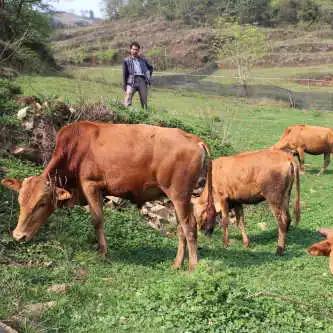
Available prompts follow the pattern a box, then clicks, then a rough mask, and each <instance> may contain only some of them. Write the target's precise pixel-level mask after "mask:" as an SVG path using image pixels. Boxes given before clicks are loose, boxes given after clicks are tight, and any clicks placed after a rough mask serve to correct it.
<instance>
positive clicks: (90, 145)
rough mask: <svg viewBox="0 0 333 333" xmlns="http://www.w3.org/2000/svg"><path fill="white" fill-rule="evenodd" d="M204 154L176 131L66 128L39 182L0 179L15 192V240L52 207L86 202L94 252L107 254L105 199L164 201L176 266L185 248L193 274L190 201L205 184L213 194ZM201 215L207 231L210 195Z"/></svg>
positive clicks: (89, 125)
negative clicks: (170, 215) (171, 217)
mask: <svg viewBox="0 0 333 333" xmlns="http://www.w3.org/2000/svg"><path fill="white" fill-rule="evenodd" d="M207 156H208V153H207V147H206V145H205V144H204V142H203V141H202V140H201V139H200V138H198V137H196V136H194V135H192V134H188V133H186V132H184V131H182V130H179V129H176V128H162V127H156V126H149V125H125V124H117V125H115V124H106V123H93V122H88V121H82V122H77V123H73V124H71V125H68V126H65V127H63V128H62V129H61V130H60V131H59V133H58V135H57V139H56V148H55V150H54V152H53V155H52V158H51V161H50V162H49V164H48V165H47V167H46V168H45V169H44V171H43V173H42V174H41V175H40V176H33V177H29V178H26V179H24V180H23V181H22V182H21V181H19V180H16V179H5V180H3V181H2V184H3V185H5V186H7V187H9V188H11V189H13V190H16V191H19V198H18V201H19V204H20V216H19V220H18V224H17V226H16V228H15V230H14V232H13V237H14V238H15V239H16V240H22V239H25V240H30V239H31V238H32V237H33V236H34V235H35V234H36V233H37V231H38V229H39V228H40V226H41V225H42V224H43V223H45V221H46V219H47V218H48V216H49V215H50V214H51V213H52V212H53V211H54V210H55V208H57V207H59V206H61V205H64V204H67V203H69V201H71V200H72V201H73V200H74V201H76V200H77V199H76V198H74V195H75V197H77V198H85V199H86V201H87V202H88V204H89V207H90V212H91V215H92V220H93V224H94V226H95V229H96V235H97V238H98V244H99V250H100V252H101V254H103V255H105V254H106V252H107V242H106V238H105V234H104V225H103V224H104V221H103V211H102V195H103V194H110V195H114V196H118V197H123V198H127V199H130V200H131V201H132V202H135V203H136V204H138V205H139V206H140V205H142V204H143V203H144V202H145V201H150V200H155V199H156V198H158V197H160V196H161V195H166V196H167V197H169V198H170V200H171V201H172V202H173V204H174V207H175V210H176V213H177V217H178V219H179V223H180V224H179V227H178V237H179V245H178V252H177V256H176V260H175V262H174V266H175V267H177V268H178V267H180V266H181V264H182V262H183V259H184V252H185V248H186V242H187V246H188V252H189V268H190V269H193V268H194V267H195V265H196V264H197V224H196V221H195V219H194V216H193V209H192V205H191V201H190V200H191V195H192V192H193V191H195V190H197V189H198V188H200V186H201V187H202V188H203V185H204V179H206V178H207V182H206V183H207V186H208V187H209V188H210V193H211V188H212V186H211V177H212V171H211V164H212V163H211V160H210V159H209V158H208V157H207ZM209 184H210V185H209ZM207 215H208V217H207V219H206V220H205V221H204V222H202V223H201V224H200V225H199V228H201V229H202V228H204V229H205V230H206V231H207V232H209V231H210V229H212V228H213V225H214V219H215V210H214V204H213V199H212V196H209V199H208V201H207Z"/></svg>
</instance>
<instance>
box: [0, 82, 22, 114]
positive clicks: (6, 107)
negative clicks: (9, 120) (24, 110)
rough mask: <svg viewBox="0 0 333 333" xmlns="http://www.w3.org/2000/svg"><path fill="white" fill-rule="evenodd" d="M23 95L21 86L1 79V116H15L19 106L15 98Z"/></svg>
mask: <svg viewBox="0 0 333 333" xmlns="http://www.w3.org/2000/svg"><path fill="white" fill-rule="evenodd" d="M20 93H21V89H20V87H19V86H17V85H16V84H14V83H13V82H12V81H10V80H8V79H1V78H0V110H1V116H4V115H10V114H13V113H14V112H15V111H16V110H17V108H18V105H17V103H16V102H15V101H14V99H15V96H16V95H18V94H20Z"/></svg>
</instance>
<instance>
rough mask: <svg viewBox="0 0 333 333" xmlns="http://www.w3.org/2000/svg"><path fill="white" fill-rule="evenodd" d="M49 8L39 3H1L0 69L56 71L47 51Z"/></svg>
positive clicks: (18, 0) (35, 0)
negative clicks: (51, 69) (5, 67)
mask: <svg viewBox="0 0 333 333" xmlns="http://www.w3.org/2000/svg"><path fill="white" fill-rule="evenodd" d="M47 12H48V7H47V6H46V5H44V3H43V2H42V0H12V1H8V0H4V1H3V2H2V8H0V68H1V67H3V66H10V67H13V68H15V69H17V70H19V71H33V72H43V71H45V70H47V69H50V68H55V67H56V64H55V62H54V59H53V56H52V54H51V53H50V50H49V45H48V42H49V36H50V34H51V28H50V25H49V23H50V20H49V19H50V18H49V16H48V14H47Z"/></svg>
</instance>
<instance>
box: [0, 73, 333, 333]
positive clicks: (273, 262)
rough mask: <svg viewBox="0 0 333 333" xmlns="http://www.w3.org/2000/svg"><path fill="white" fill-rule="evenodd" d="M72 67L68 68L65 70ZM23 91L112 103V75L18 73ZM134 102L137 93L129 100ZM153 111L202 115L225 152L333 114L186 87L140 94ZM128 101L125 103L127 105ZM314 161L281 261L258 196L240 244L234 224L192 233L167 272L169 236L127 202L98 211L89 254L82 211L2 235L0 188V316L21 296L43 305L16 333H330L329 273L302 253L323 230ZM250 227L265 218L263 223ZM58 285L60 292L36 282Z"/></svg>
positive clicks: (16, 166) (172, 250) (8, 210)
mask: <svg viewBox="0 0 333 333" xmlns="http://www.w3.org/2000/svg"><path fill="white" fill-rule="evenodd" d="M77 75H78V74H77ZM18 82H19V84H20V85H21V86H22V88H23V91H24V94H43V95H48V96H54V95H57V96H59V98H60V99H63V100H65V101H69V102H72V103H77V102H80V101H83V100H84V101H86V100H89V101H98V100H100V99H101V98H102V99H103V100H104V101H106V102H107V101H109V100H112V99H119V98H121V97H122V92H121V91H120V89H119V84H118V81H117V80H115V81H114V82H109V81H104V82H103V81H99V83H96V82H93V81H85V80H79V79H78V78H77V77H76V78H62V77H40V76H39V77H37V76H36V77H30V76H25V77H21V78H19V80H18ZM136 103H137V99H136ZM151 104H152V106H153V109H154V110H155V111H154V112H156V113H158V114H159V115H160V116H161V117H163V118H165V119H168V118H175V117H176V118H178V119H179V120H181V121H183V122H184V123H186V124H190V125H191V126H194V127H196V126H200V124H202V123H203V122H205V123H206V124H209V125H210V126H212V127H214V130H215V131H217V132H219V133H220V138H221V144H222V143H223V142H228V143H231V145H232V146H233V148H234V150H235V151H244V150H249V149H258V148H263V147H268V146H271V145H272V144H273V143H274V142H276V141H277V140H278V138H279V137H280V135H281V133H282V131H283V129H284V128H285V127H286V126H288V125H291V124H295V123H307V124H317V125H324V126H331V124H332V122H333V114H332V113H329V112H321V113H319V112H317V111H315V110H309V111H299V110H294V109H289V108H284V107H283V106H279V105H269V104H267V103H259V102H254V101H252V102H248V101H246V100H241V99H235V98H222V97H212V96H210V97H207V96H204V95H201V94H194V93H188V92H186V91H181V90H179V91H171V90H157V89H153V90H152V91H151ZM136 106H137V104H136ZM0 163H1V165H3V166H4V167H6V168H7V169H8V170H9V176H15V177H24V176H28V175H32V174H36V173H38V172H39V170H38V169H36V167H34V166H33V165H30V164H26V163H22V162H18V161H17V160H9V159H2V160H1V161H0ZM321 164H322V157H309V156H306V167H307V173H306V175H304V176H302V186H301V191H302V196H301V201H302V220H301V223H300V225H299V226H298V227H297V228H295V227H291V230H290V232H289V234H288V237H287V250H286V254H285V256H284V257H281V258H280V257H276V256H275V254H274V253H275V248H276V240H277V228H276V222H275V221H274V219H273V217H272V215H271V213H270V212H269V210H268V208H267V206H266V205H265V204H260V205H258V206H255V207H248V208H247V209H246V212H245V214H246V220H247V230H248V232H249V236H250V239H251V241H252V244H251V246H250V248H249V249H244V248H243V247H242V243H241V237H240V235H239V233H238V232H237V230H234V229H232V230H231V238H232V242H231V246H230V247H229V248H228V249H225V248H223V246H222V243H221V233H220V231H216V232H215V234H214V235H213V237H212V238H211V239H207V238H205V237H204V236H203V235H199V245H200V250H199V254H200V257H201V261H200V264H199V266H198V269H197V270H196V271H195V272H194V273H191V274H189V273H188V272H187V270H186V266H185V267H184V269H183V270H180V271H174V270H173V269H172V268H171V263H172V260H173V259H174V257H175V254H176V246H177V240H176V237H175V236H173V237H170V238H166V237H162V236H161V235H160V234H159V233H158V232H156V231H154V230H153V229H151V228H150V227H148V226H147V224H145V222H144V219H143V218H142V217H141V216H140V214H139V213H138V211H137V210H136V209H135V208H134V207H133V208H130V209H126V210H123V211H111V210H110V209H105V215H106V234H107V238H108V242H109V250H110V252H109V254H108V256H107V258H106V259H105V260H102V259H100V258H99V257H98V255H97V254H96V251H95V241H94V233H93V228H92V226H91V224H90V222H89V215H88V213H87V212H86V211H85V210H84V209H82V208H79V207H76V208H75V209H72V210H59V211H58V212H57V213H56V214H54V215H53V216H52V217H51V218H50V221H49V223H48V224H47V225H45V226H44V227H43V228H42V230H41V231H40V233H39V235H38V236H37V238H36V239H35V240H34V241H33V242H30V243H28V244H17V243H15V242H13V241H12V240H11V238H10V236H9V232H8V230H10V229H11V228H13V227H14V226H15V224H16V219H17V204H16V196H15V195H13V194H12V193H10V192H9V191H7V190H4V189H3V188H1V189H0V196H1V201H0V217H1V221H2V223H1V224H0V232H1V233H0V235H1V236H0V237H1V238H0V260H1V261H0V265H1V275H0V299H1V305H0V319H9V318H11V317H12V316H14V315H17V314H19V313H23V315H24V308H25V306H26V305H27V304H31V303H40V302H48V301H54V302H55V305H54V306H53V307H52V308H51V309H49V310H48V311H45V312H44V313H43V315H42V316H41V317H40V318H38V319H36V318H35V319H33V318H29V317H28V316H27V315H24V316H25V317H26V318H27V320H26V322H25V327H22V331H23V332H40V331H43V332H44V331H45V332H264V331H269V332H333V280H332V276H331V275H330V273H329V270H328V260H327V258H322V257H318V258H313V257H310V256H308V255H307V253H306V252H305V249H306V247H308V246H309V245H310V244H312V243H313V242H316V241H318V240H319V239H320V238H319V236H318V235H317V234H316V230H317V229H318V228H319V227H320V226H332V225H333V223H332V219H331V218H332V215H333V208H332V206H331V202H332V200H333V191H332V184H333V171H332V166H331V167H329V171H328V172H327V174H325V175H323V176H321V177H317V176H316V173H317V172H318V171H319V168H320V166H321ZM259 223H266V224H267V230H265V231H263V230H261V228H260V225H259ZM59 283H66V284H67V285H68V286H69V289H68V290H67V291H66V292H65V293H63V294H55V293H52V292H50V291H48V290H47V288H48V287H49V286H51V285H54V284H59Z"/></svg>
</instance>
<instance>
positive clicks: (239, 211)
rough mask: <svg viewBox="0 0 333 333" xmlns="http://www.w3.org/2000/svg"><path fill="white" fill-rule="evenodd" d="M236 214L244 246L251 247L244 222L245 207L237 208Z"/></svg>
mask: <svg viewBox="0 0 333 333" xmlns="http://www.w3.org/2000/svg"><path fill="white" fill-rule="evenodd" d="M235 212H236V219H237V226H238V228H239V230H240V232H241V234H242V238H243V245H244V246H245V247H249V244H250V239H249V237H248V235H247V233H246V231H245V222H244V210H243V206H242V205H239V206H235Z"/></svg>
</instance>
